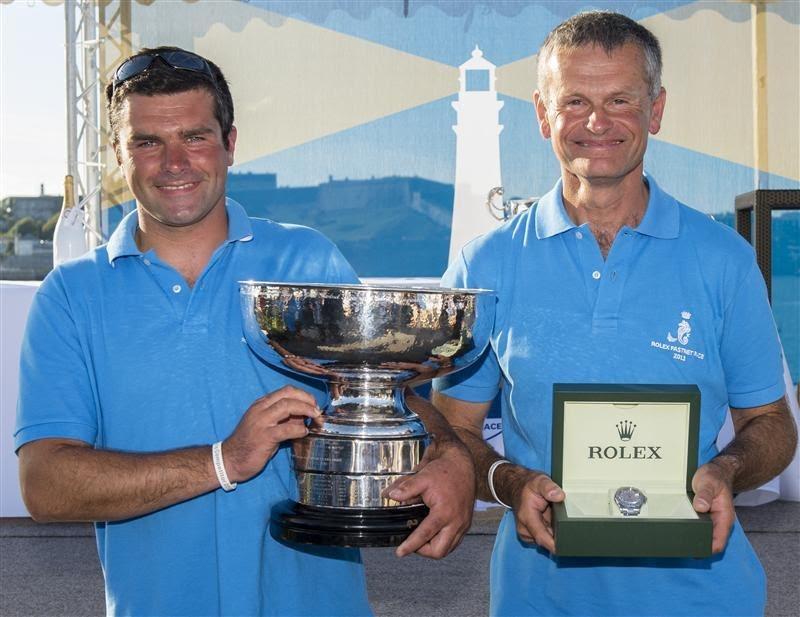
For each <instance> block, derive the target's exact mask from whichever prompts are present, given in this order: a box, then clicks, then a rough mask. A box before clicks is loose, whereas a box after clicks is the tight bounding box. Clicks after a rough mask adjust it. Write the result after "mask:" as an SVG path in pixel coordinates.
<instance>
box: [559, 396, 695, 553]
mask: <svg viewBox="0 0 800 617" xmlns="http://www.w3.org/2000/svg"><path fill="white" fill-rule="evenodd" d="M699 430H700V390H699V389H698V388H697V386H695V385H659V384H654V385H650V384H641V385H640V384H563V383H562V384H554V385H553V446H552V468H551V476H552V478H553V480H554V481H555V482H556V483H557V484H558V485H559V486H561V487H562V488H563V489H564V492H565V493H566V499H565V501H564V502H562V503H556V504H553V521H552V525H553V533H554V535H555V544H556V551H555V554H556V555H557V556H559V557H708V556H710V555H711V519H710V517H709V516H708V515H707V514H698V513H697V512H695V511H694V508H692V498H693V497H694V494H693V493H692V476H693V475H694V472H695V471H696V469H697V452H698V435H699Z"/></svg>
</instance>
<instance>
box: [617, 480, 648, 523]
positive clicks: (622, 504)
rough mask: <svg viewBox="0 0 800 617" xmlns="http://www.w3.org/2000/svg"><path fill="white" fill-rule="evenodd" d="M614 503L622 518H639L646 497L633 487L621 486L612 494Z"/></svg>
mask: <svg viewBox="0 0 800 617" xmlns="http://www.w3.org/2000/svg"><path fill="white" fill-rule="evenodd" d="M614 503H615V504H617V507H618V508H619V511H620V514H622V516H639V513H640V512H641V511H642V506H643V505H644V504H646V503H647V496H646V495H645V494H644V493H643V492H642V491H640V490H639V489H638V488H636V487H635V486H622V487H620V488H618V489H617V492H616V493H614Z"/></svg>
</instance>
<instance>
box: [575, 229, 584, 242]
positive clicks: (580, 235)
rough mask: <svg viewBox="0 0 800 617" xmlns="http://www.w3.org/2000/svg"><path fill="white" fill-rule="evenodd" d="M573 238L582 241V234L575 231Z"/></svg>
mask: <svg viewBox="0 0 800 617" xmlns="http://www.w3.org/2000/svg"><path fill="white" fill-rule="evenodd" d="M575 237H576V238H577V239H578V240H583V234H582V233H581V232H579V231H576V232H575Z"/></svg>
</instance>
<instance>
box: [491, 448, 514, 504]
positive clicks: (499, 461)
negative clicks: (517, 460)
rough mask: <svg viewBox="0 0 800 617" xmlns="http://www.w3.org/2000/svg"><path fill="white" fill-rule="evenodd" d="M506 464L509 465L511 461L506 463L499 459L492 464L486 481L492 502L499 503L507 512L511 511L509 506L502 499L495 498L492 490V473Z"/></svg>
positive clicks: (504, 460) (495, 495)
mask: <svg viewBox="0 0 800 617" xmlns="http://www.w3.org/2000/svg"><path fill="white" fill-rule="evenodd" d="M506 463H508V464H509V465H510V464H511V461H507V460H506V459H504V458H501V459H498V460H496V461H495V462H494V463H492V466H491V467H489V473H488V475H487V480H488V484H489V490H490V491H491V492H492V497H494V500H495V501H496V502H497V503H499V504H500V505H501V506H503V507H504V508H506V509H507V510H511V506H509V505H508V504H507V503H505V502H504V501H503V500H502V499H500V498H499V497H498V496H497V493H496V492H495V490H494V472H495V470H496V469H497V468H498V467H500V465H505V464H506Z"/></svg>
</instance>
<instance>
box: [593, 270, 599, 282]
mask: <svg viewBox="0 0 800 617" xmlns="http://www.w3.org/2000/svg"><path fill="white" fill-rule="evenodd" d="M592 278H593V279H594V280H595V281H596V280H597V279H599V278H600V272H599V271H597V270H595V271H594V272H592Z"/></svg>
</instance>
